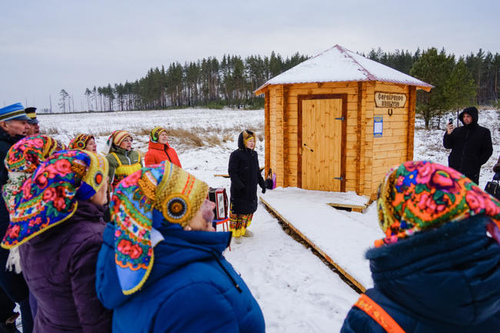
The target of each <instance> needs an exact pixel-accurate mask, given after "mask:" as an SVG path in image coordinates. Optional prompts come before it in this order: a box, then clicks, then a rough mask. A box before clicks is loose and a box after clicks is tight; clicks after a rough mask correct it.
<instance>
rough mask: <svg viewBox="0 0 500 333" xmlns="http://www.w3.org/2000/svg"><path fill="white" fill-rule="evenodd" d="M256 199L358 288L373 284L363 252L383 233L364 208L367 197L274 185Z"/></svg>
mask: <svg viewBox="0 0 500 333" xmlns="http://www.w3.org/2000/svg"><path fill="white" fill-rule="evenodd" d="M260 200H261V202H262V203H263V204H264V205H265V206H266V208H267V209H268V210H270V211H271V212H272V213H273V214H274V215H275V216H277V218H278V219H279V220H280V221H282V222H283V223H284V224H285V225H287V226H288V227H289V228H291V229H292V230H293V231H294V232H295V233H296V234H297V235H298V236H299V237H301V238H302V239H303V240H304V241H305V242H307V243H308V244H309V245H310V246H311V247H312V248H314V249H315V250H316V251H317V252H318V253H319V254H320V255H321V256H322V257H323V258H324V259H325V260H326V261H328V262H329V263H330V264H332V265H333V266H334V267H335V268H336V269H337V270H338V271H339V272H340V274H342V275H343V276H344V277H345V278H346V279H347V280H349V281H350V282H351V283H352V284H354V285H355V286H356V287H357V288H358V289H359V290H361V291H365V290H366V289H367V288H370V287H371V286H373V282H372V279H371V273H370V269H369V262H368V260H366V259H365V257H364V256H365V252H366V250H367V249H368V248H370V247H372V246H373V242H374V241H375V240H376V239H378V238H382V237H383V234H382V232H381V231H380V229H379V227H378V222H377V216H376V212H373V211H371V212H366V210H365V208H366V207H367V205H368V203H369V202H368V198H367V197H364V196H358V195H356V194H355V193H353V192H350V193H338V192H321V191H307V190H303V189H298V188H276V189H274V190H272V191H267V192H266V194H264V195H261V197H260ZM333 206H337V207H340V208H342V209H335V208H333ZM353 208H355V209H356V210H360V211H364V213H360V212H356V211H354V209H353ZM346 209H347V210H346Z"/></svg>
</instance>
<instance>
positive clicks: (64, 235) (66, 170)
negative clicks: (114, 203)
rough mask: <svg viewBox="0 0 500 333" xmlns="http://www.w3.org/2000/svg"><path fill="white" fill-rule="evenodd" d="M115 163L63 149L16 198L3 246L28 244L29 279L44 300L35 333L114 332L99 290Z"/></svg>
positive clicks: (24, 256)
mask: <svg viewBox="0 0 500 333" xmlns="http://www.w3.org/2000/svg"><path fill="white" fill-rule="evenodd" d="M107 173H108V162H107V160H106V158H105V157H104V156H102V155H97V154H94V153H91V152H84V151H79V150H63V151H60V152H57V153H55V154H54V155H52V156H50V157H49V158H47V159H46V160H45V161H44V162H43V163H42V164H41V165H40V166H39V167H38V168H37V169H36V171H35V172H34V173H33V175H32V176H31V177H30V178H29V179H28V180H26V181H25V182H24V184H23V186H22V189H21V192H19V193H18V194H17V195H16V196H15V204H14V208H15V211H14V214H13V216H12V218H11V222H10V225H9V227H8V229H7V232H6V234H5V237H4V239H3V241H2V244H1V245H2V247H3V248H6V249H11V248H14V247H18V246H20V245H23V246H21V247H20V248H19V249H20V252H21V265H22V267H23V273H24V277H25V279H26V282H27V284H28V286H29V288H30V291H31V292H32V293H33V294H34V296H35V298H36V300H37V302H38V310H37V312H36V317H35V325H34V331H35V332H110V331H111V312H110V311H107V310H106V309H105V308H104V307H103V306H102V304H101V303H100V302H99V300H98V299H97V296H96V292H95V265H96V261H97V254H98V251H99V249H100V247H101V244H102V232H103V230H104V227H105V222H104V221H103V220H102V216H103V204H104V203H105V201H106V190H107V182H106V177H107Z"/></svg>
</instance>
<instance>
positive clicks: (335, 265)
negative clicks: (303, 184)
mask: <svg viewBox="0 0 500 333" xmlns="http://www.w3.org/2000/svg"><path fill="white" fill-rule="evenodd" d="M260 201H261V202H262V203H263V204H264V206H265V207H266V208H267V209H268V210H269V211H271V212H272V213H273V214H274V215H275V216H276V217H277V218H278V219H279V220H280V221H281V222H282V223H284V224H286V226H287V227H289V228H290V229H292V230H293V231H294V232H295V233H296V234H297V235H298V236H299V237H300V238H301V239H303V240H304V241H305V242H306V243H307V244H309V246H311V247H312V248H313V249H315V250H316V251H317V252H318V253H319V254H320V255H321V256H322V257H323V258H324V259H325V260H326V261H327V262H329V263H330V264H331V265H333V266H334V267H335V268H336V269H337V270H338V271H339V273H340V274H341V275H342V276H343V277H344V278H346V279H347V280H349V282H351V283H352V284H354V285H355V286H356V287H357V288H359V289H360V290H361V292H365V291H366V288H365V287H364V286H363V285H362V284H361V283H360V282H358V281H357V280H356V279H355V278H354V277H352V276H351V275H350V274H349V273H347V272H346V271H345V270H344V269H343V268H342V267H341V266H340V265H338V264H337V263H336V262H335V261H334V260H333V259H332V258H331V257H330V256H329V255H328V254H326V253H325V252H324V251H323V250H322V249H321V248H320V247H319V246H317V245H316V244H314V242H313V241H311V240H310V239H309V238H307V237H306V236H305V235H304V234H302V232H300V230H299V229H297V228H295V226H294V225H293V224H292V223H290V222H289V221H288V220H287V219H286V218H284V217H283V215H281V214H280V213H279V212H278V211H277V210H276V209H274V208H273V207H272V206H271V205H270V204H269V203H268V202H267V201H266V200H264V199H263V198H262V197H260Z"/></svg>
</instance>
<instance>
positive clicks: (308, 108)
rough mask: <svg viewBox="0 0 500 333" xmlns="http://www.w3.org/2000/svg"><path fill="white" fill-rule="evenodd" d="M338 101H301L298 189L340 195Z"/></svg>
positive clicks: (339, 111) (339, 100)
mask: <svg viewBox="0 0 500 333" xmlns="http://www.w3.org/2000/svg"><path fill="white" fill-rule="evenodd" d="M342 116H343V112H342V99H341V98H334V99H331V98H330V99H303V100H302V115H301V117H302V119H301V123H302V175H301V176H302V177H301V178H302V188H303V189H307V190H319V191H337V192H339V191H341V190H342V188H343V187H345V186H342V185H343V182H344V179H343V177H342V176H343V175H342V138H343V133H342V129H343V126H342V122H343V121H345V119H344V118H343V117H342Z"/></svg>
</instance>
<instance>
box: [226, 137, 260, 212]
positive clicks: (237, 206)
mask: <svg viewBox="0 0 500 333" xmlns="http://www.w3.org/2000/svg"><path fill="white" fill-rule="evenodd" d="M238 147H239V148H238V149H237V150H235V151H233V152H232V153H231V156H230V157H229V177H230V178H231V199H230V200H231V204H232V212H233V213H235V214H253V213H254V212H255V211H256V210H257V185H260V187H261V188H264V187H265V182H264V178H262V175H261V174H260V169H259V159H258V156H257V152H256V151H254V150H253V149H248V148H246V147H245V144H244V143H243V133H240V136H239V137H238Z"/></svg>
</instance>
